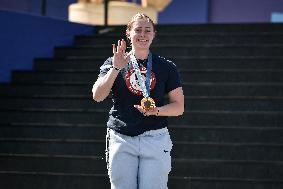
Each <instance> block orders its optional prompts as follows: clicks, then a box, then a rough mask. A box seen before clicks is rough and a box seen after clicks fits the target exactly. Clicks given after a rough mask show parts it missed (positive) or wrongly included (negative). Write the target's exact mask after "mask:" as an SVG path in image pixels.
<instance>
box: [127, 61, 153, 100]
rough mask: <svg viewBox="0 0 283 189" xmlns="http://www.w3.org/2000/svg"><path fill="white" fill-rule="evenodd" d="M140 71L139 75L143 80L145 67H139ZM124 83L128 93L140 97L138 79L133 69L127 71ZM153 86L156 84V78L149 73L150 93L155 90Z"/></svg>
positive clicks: (140, 91)
mask: <svg viewBox="0 0 283 189" xmlns="http://www.w3.org/2000/svg"><path fill="white" fill-rule="evenodd" d="M140 70H141V75H142V77H143V79H144V80H145V79H146V72H147V70H146V67H144V66H141V67H140ZM125 82H126V86H127V88H128V89H129V91H131V92H132V93H133V94H135V95H140V96H142V90H141V86H140V85H139V82H138V77H137V75H136V74H135V70H134V69H133V68H130V69H129V70H128V72H127V74H126V77H125ZM155 84H156V77H155V74H154V73H153V72H151V77H150V90H151V91H152V90H153V89H154V88H155Z"/></svg>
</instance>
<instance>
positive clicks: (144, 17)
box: [126, 13, 156, 32]
mask: <svg viewBox="0 0 283 189" xmlns="http://www.w3.org/2000/svg"><path fill="white" fill-rule="evenodd" d="M137 20H145V21H147V22H150V23H151V24H152V27H153V31H154V32H156V31H155V24H154V22H153V21H152V20H151V18H149V16H147V15H146V14H144V13H137V14H135V15H134V16H133V17H132V19H131V20H130V22H129V23H128V24H127V30H126V31H131V29H132V25H133V23H134V22H135V21H137Z"/></svg>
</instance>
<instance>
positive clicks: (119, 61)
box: [112, 39, 130, 69]
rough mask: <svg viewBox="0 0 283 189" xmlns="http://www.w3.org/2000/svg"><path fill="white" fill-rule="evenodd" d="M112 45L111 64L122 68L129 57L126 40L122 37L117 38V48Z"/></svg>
mask: <svg viewBox="0 0 283 189" xmlns="http://www.w3.org/2000/svg"><path fill="white" fill-rule="evenodd" d="M112 46H113V66H115V67H116V68H119V69H122V68H124V67H125V66H126V65H127V64H128V62H129V59H130V53H126V46H127V45H126V41H125V40H124V39H122V40H118V44H117V48H116V47H115V44H112Z"/></svg>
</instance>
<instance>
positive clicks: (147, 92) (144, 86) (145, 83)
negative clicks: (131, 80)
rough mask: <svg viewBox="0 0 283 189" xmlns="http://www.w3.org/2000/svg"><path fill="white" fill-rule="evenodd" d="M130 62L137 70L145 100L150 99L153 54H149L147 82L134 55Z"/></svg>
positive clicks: (131, 56)
mask: <svg viewBox="0 0 283 189" xmlns="http://www.w3.org/2000/svg"><path fill="white" fill-rule="evenodd" d="M130 62H131V64H132V65H133V68H134V70H135V73H136V76H137V78H138V82H139V85H140V86H141V90H142V94H143V96H144V97H145V98H147V97H149V95H150V78H151V69H152V54H151V52H149V54H148V61H147V68H146V80H144V78H143V77H142V75H141V71H140V69H139V66H138V62H137V59H136V57H135V55H134V53H132V54H131V55H130Z"/></svg>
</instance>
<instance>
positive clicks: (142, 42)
mask: <svg viewBox="0 0 283 189" xmlns="http://www.w3.org/2000/svg"><path fill="white" fill-rule="evenodd" d="M127 36H128V38H129V39H130V41H131V44H132V47H133V49H135V50H148V49H149V47H150V45H151V43H152V40H153V38H154V36H155V31H154V28H153V24H152V23H151V22H149V21H148V20H147V19H137V20H135V21H134V22H133V23H132V24H131V27H130V28H129V29H127Z"/></svg>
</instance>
